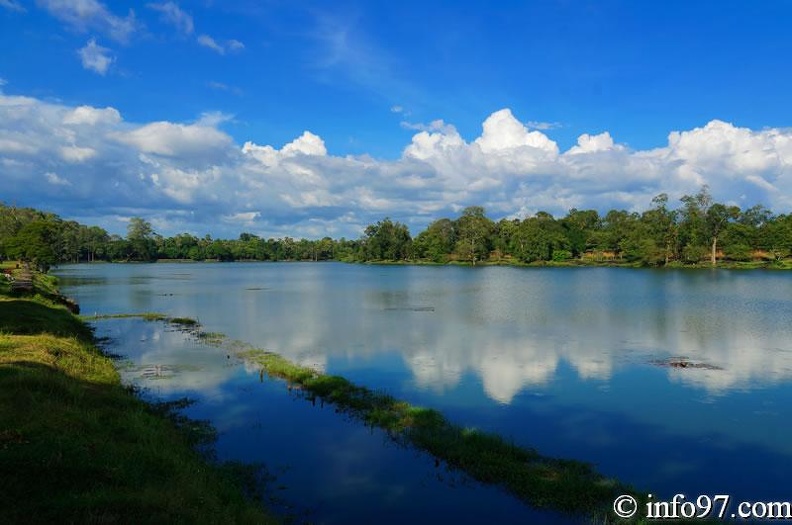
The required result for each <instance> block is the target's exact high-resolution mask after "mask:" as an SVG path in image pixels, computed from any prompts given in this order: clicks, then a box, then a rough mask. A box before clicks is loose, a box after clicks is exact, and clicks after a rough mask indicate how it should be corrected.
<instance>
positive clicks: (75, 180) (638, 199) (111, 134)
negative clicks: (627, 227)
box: [0, 93, 792, 398]
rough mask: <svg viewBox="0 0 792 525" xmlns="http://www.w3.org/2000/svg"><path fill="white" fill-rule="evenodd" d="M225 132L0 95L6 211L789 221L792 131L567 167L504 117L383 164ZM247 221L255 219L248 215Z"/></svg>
mask: <svg viewBox="0 0 792 525" xmlns="http://www.w3.org/2000/svg"><path fill="white" fill-rule="evenodd" d="M230 118H232V117H231V116H230V115H227V114H224V113H220V112H206V113H203V114H202V115H198V116H197V118H196V120H194V121H192V122H186V123H181V122H168V121H160V122H143V123H132V122H127V121H125V120H124V119H123V117H122V115H121V114H120V113H119V111H118V110H117V109H115V108H112V107H107V108H96V107H91V106H68V105H63V104H56V103H52V102H45V101H43V100H39V99H35V98H31V97H22V96H8V95H4V94H2V93H0V180H2V181H3V196H4V198H5V199H15V200H17V201H19V202H23V201H24V202H30V203H31V204H34V203H37V202H41V201H42V199H43V198H46V199H47V202H51V203H52V205H53V207H54V210H53V211H56V212H60V213H61V214H64V215H67V216H68V214H69V212H68V210H67V209H66V207H67V206H72V205H73V204H71V203H77V204H76V205H77V206H81V207H83V208H84V209H92V210H95V211H93V213H96V214H101V215H102V216H106V217H114V216H117V215H123V216H127V215H130V213H129V212H124V211H123V210H125V209H128V208H135V209H136V210H138V209H139V208H140V207H141V205H140V203H141V202H145V203H146V204H145V207H146V208H147V209H148V210H141V211H138V212H136V213H135V214H140V215H146V216H147V217H148V218H150V219H151V220H154V219H156V220H159V221H161V222H162V224H165V225H167V227H168V228H170V231H169V232H168V231H165V232H163V233H166V234H167V233H177V232H179V231H185V230H189V231H195V232H197V233H211V234H212V235H214V236H224V235H226V236H229V237H236V236H237V235H238V234H239V231H238V229H236V230H235V222H234V218H238V219H240V220H242V219H244V218H246V217H247V218H249V220H250V221H251V222H250V223H251V224H254V225H255V227H256V228H257V230H252V231H253V232H254V233H262V234H265V235H271V236H282V235H289V236H292V237H299V236H300V235H311V236H318V237H322V236H324V235H333V236H338V237H340V236H346V237H348V238H354V237H357V236H358V235H360V233H361V232H362V230H363V229H364V228H365V226H366V225H367V224H370V223H373V222H376V221H377V220H380V219H382V218H383V217H385V216H390V217H391V218H392V219H394V220H399V221H401V222H404V223H406V224H408V225H410V226H411V227H412V228H413V232H417V231H418V230H420V229H422V228H423V227H425V226H426V225H427V224H428V222H430V221H431V220H433V219H436V218H439V217H454V216H456V214H457V213H458V212H459V210H461V209H462V208H463V207H465V206H469V205H482V206H484V207H485V208H486V210H487V212H488V214H489V215H490V216H491V217H493V218H495V219H499V218H501V217H504V216H518V217H520V216H523V215H526V214H533V213H535V212H536V211H539V210H546V211H549V212H550V213H553V214H554V215H556V216H559V215H563V214H565V213H566V212H567V211H568V210H569V208H571V207H577V208H595V209H598V210H600V211H607V210H609V209H612V208H626V209H628V210H636V211H638V210H642V209H646V208H647V207H648V206H649V204H650V202H651V199H652V197H654V196H655V195H657V194H658V193H661V192H666V193H668V194H669V196H670V197H671V199H672V201H673V200H674V199H678V198H679V197H681V196H682V195H684V194H690V193H694V192H696V191H698V189H699V188H700V184H702V183H707V184H709V186H710V189H711V191H712V193H713V196H714V197H715V198H716V199H718V200H721V201H728V200H737V201H738V202H739V203H740V205H741V206H745V207H747V206H750V205H753V204H755V203H762V204H765V205H767V206H768V207H770V208H771V209H773V210H774V211H777V212H789V211H790V210H792V201H791V200H790V199H791V198H792V197H790V196H792V132H790V131H789V130H781V129H764V130H750V129H746V128H740V127H737V126H734V125H731V124H728V123H724V122H718V121H713V122H710V123H709V124H706V125H704V126H702V127H700V128H696V129H692V130H687V131H674V132H672V133H670V134H669V140H668V143H667V144H666V145H665V146H664V147H661V148H656V149H652V150H644V151H635V150H631V149H630V148H628V147H626V146H625V145H623V144H619V143H617V142H615V141H614V140H613V138H612V137H611V136H610V134H609V133H607V132H602V133H599V134H593V135H589V134H584V135H581V137H580V138H579V139H578V144H577V145H576V146H574V147H572V148H570V149H569V150H568V151H565V152H559V151H558V147H557V145H556V143H555V142H554V141H552V140H551V139H550V138H548V137H547V136H545V135H544V134H542V133H541V132H538V131H531V130H529V129H528V127H527V126H526V125H524V124H522V123H520V121H518V120H517V119H516V118H515V117H514V115H512V114H511V112H509V111H507V110H506V111H504V110H501V111H498V112H495V113H493V115H491V116H490V117H489V118H487V119H486V120H485V122H484V123H483V125H482V132H481V134H480V136H479V137H476V138H474V139H473V140H466V139H465V138H464V137H462V136H461V134H460V133H459V131H458V130H457V129H456V128H455V127H454V126H452V125H450V124H447V123H445V122H444V121H442V120H437V121H435V122H432V123H430V124H426V125H420V127H419V125H415V127H417V128H418V129H417V130H416V133H415V134H414V135H413V137H412V140H411V141H410V143H409V144H408V145H407V146H406V147H405V148H404V151H403V153H402V155H401V157H399V158H397V159H394V160H379V159H374V158H371V157H369V156H366V155H362V156H346V157H340V156H336V155H332V154H331V153H330V152H328V150H327V146H326V144H325V142H324V140H323V139H322V138H321V137H320V136H318V135H316V134H314V133H311V132H310V131H305V132H303V133H302V134H301V135H300V136H298V137H296V138H295V139H294V140H292V141H290V142H288V143H287V144H285V145H283V146H281V147H274V146H272V145H267V144H256V143H255V142H253V141H246V142H243V144H242V145H241V146H240V145H239V144H238V143H236V142H235V141H234V140H233V139H232V138H231V137H230V136H229V135H228V134H226V133H225V132H224V131H222V130H221V129H219V127H220V126H222V125H223V123H224V122H227V121H228V120H229V119H230ZM43 173H57V176H58V177H59V178H60V179H63V180H67V181H70V182H71V183H72V185H71V186H66V185H60V186H58V189H59V191H58V192H57V193H53V192H52V191H51V190H52V189H53V188H54V187H55V185H53V183H52V181H49V182H50V184H43V185H41V187H40V188H39V187H36V186H35V185H33V186H31V184H30V183H29V181H30V180H37V179H41V177H42V175H41V174H43ZM42 180H43V179H42ZM53 180H55V179H53ZM39 191H40V192H42V194H41V195H37V192H39ZM742 196H745V198H744V199H742V200H739V199H741V197H742ZM57 210H60V211H57ZM75 210H76V209H75ZM74 212H75V211H74V210H73V211H72V212H71V213H74ZM251 213H260V215H259V216H255V217H254V216H253V215H244V214H251ZM240 214H242V215H240ZM109 220H110V219H108V221H109ZM97 223H100V224H101V223H102V222H101V220H97ZM109 223H112V224H114V223H115V222H109ZM237 226H238V225H237ZM529 372H530V371H528V370H526V371H524V373H525V374H528V373H529ZM530 373H533V372H530ZM499 395H501V396H502V397H504V398H505V392H502V393H501V394H499Z"/></svg>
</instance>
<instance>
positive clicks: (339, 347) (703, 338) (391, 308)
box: [58, 263, 792, 523]
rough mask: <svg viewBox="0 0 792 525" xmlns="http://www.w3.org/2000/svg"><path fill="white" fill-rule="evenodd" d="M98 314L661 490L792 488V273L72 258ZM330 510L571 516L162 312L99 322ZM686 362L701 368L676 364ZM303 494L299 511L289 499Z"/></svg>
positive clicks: (195, 411)
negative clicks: (288, 365)
mask: <svg viewBox="0 0 792 525" xmlns="http://www.w3.org/2000/svg"><path fill="white" fill-rule="evenodd" d="M58 275H59V277H61V279H62V289H63V291H64V292H65V293H67V294H69V295H71V296H73V297H75V298H76V299H77V300H78V301H79V302H80V304H81V306H82V310H83V313H86V314H91V313H94V312H97V313H127V312H142V311H157V312H163V313H166V314H168V315H171V316H188V317H194V318H198V319H200V321H201V323H202V324H203V325H204V328H205V330H207V331H217V332H222V333H224V334H226V335H227V336H228V337H230V338H234V339H238V340H241V341H244V342H247V343H250V344H253V345H255V346H256V347H259V348H264V349H267V350H272V351H276V352H278V353H281V354H283V355H285V356H287V357H289V358H291V359H293V360H296V361H299V362H301V363H305V364H310V365H312V366H316V367H320V368H322V369H324V370H326V371H327V372H330V373H334V374H340V375H343V376H346V377H348V378H350V379H352V380H353V381H355V382H357V383H360V384H364V385H366V386H369V387H371V388H377V389H380V388H381V389H385V390H387V391H388V392H390V393H392V394H394V395H396V396H397V397H401V398H404V399H406V400H408V401H410V402H412V403H414V404H419V405H424V406H430V407H433V408H437V409H440V410H441V411H443V412H444V413H445V414H446V415H447V416H448V417H449V418H450V419H451V420H453V421H455V422H457V423H460V424H463V425H467V426H474V427H478V428H482V429H486V430H491V431H496V432H499V433H501V434H503V435H505V436H508V437H510V438H511V439H513V440H514V441H515V442H517V443H520V444H523V445H526V446H531V447H534V448H536V449H537V450H539V451H540V452H541V453H543V454H546V455H553V456H560V457H568V458H576V459H580V460H584V461H588V462H591V463H594V464H595V465H596V466H597V468H598V469H599V470H600V471H601V472H602V473H604V474H606V475H610V476H615V477H618V478H620V479H621V480H623V481H625V482H628V483H631V484H633V485H635V486H637V487H639V488H641V489H644V490H646V491H650V492H653V493H654V494H660V495H673V494H675V493H678V492H682V493H686V494H688V495H690V496H696V495H698V494H732V495H733V496H734V497H735V498H736V499H745V500H771V499H782V500H785V499H789V493H790V489H791V488H792V482H790V476H789V472H792V439H790V438H789V436H790V435H792V418H790V409H789V406H790V401H791V400H792V273H780V272H779V273H775V272H763V271H751V272H734V271H717V272H711V271H651V270H628V269H608V268H596V269H595V268H583V269H574V268H562V269H549V268H538V269H520V268H457V267H381V266H362V265H344V264H332V263H328V264H322V263H319V264H316V263H314V264H311V263H306V264H300V263H284V264H277V263H262V264H257V263H245V264H154V265H92V266H87V265H82V266H65V267H62V268H61V269H60V270H59V271H58ZM97 331H98V333H99V335H108V336H110V337H111V338H112V340H113V342H114V343H113V345H114V346H113V347H112V350H113V351H115V352H117V353H120V354H123V355H125V356H126V357H127V360H126V364H125V369H124V376H125V378H126V379H127V380H128V381H131V382H135V383H137V384H141V385H144V386H146V387H147V388H149V391H150V393H151V394H152V395H155V396H159V397H163V398H173V397H180V396H183V395H189V396H191V397H194V398H196V399H197V400H198V403H197V404H196V405H195V406H194V407H192V408H191V409H190V414H191V415H194V416H197V417H201V418H207V419H210V420H212V421H213V423H214V424H215V426H216V427H217V428H218V429H219V430H220V439H219V440H218V443H217V449H218V456H219V457H220V458H221V459H242V460H246V461H263V462H265V463H266V464H267V465H268V467H269V469H270V471H272V472H273V473H274V474H275V475H276V477H277V482H276V484H277V485H278V486H279V487H280V486H283V489H282V490H280V491H278V495H279V496H280V497H281V498H282V500H283V502H284V504H283V506H284V507H286V506H287V505H291V506H293V508H292V511H293V512H295V513H299V514H301V515H305V517H306V519H309V520H311V521H313V522H316V523H360V522H370V521H377V522H380V523H402V522H404V521H405V520H408V521H410V522H414V523H438V522H449V523H450V522H467V523H479V522H482V521H485V520H486V521H492V520H495V521H499V522H504V523H527V522H547V523H553V522H568V521H572V522H573V521H575V520H574V519H571V518H569V517H565V516H559V515H555V514H551V513H536V512H535V511H532V510H531V509H528V508H526V507H525V506H524V505H522V504H520V503H518V502H516V501H514V500H512V499H511V498H510V497H509V496H508V495H505V494H503V493H501V492H500V491H498V490H496V489H492V488H487V487H482V486H480V485H478V484H476V483H474V482H471V481H470V480H466V479H464V477H462V476H459V475H457V474H454V473H449V472H446V471H445V470H444V469H443V468H442V466H441V467H436V466H435V464H434V461H433V460H432V459H431V458H427V457H425V456H423V455H421V454H419V453H416V452H414V451H410V450H404V449H401V448H399V447H397V446H395V445H394V444H392V443H391V442H389V441H388V440H387V438H385V437H384V436H382V435H381V434H380V433H378V432H376V431H375V432H371V431H370V430H368V429H366V428H362V427H361V425H359V424H358V423H355V422H349V421H346V420H344V418H342V417H340V416H339V415H338V414H336V413H335V412H334V411H333V410H332V409H331V408H327V407H326V408H320V407H318V406H317V407H314V406H312V405H311V404H310V403H307V402H305V401H303V400H300V399H297V398H295V397H294V396H291V395H290V394H289V393H288V391H287V390H286V389H285V388H284V386H283V384H281V383H278V382H271V381H266V380H265V381H264V382H260V381H259V376H258V371H257V370H252V369H251V370H246V369H245V367H244V366H243V365H241V364H240V363H238V362H236V361H235V360H233V359H229V358H227V356H226V354H225V352H220V351H218V350H217V349H212V348H207V347H205V346H202V345H200V344H198V343H197V342H195V341H191V340H190V339H189V338H188V337H185V336H184V334H182V333H180V332H177V331H169V330H168V329H167V327H165V326H163V325H161V324H158V323H145V322H142V321H138V320H123V321H121V320H118V321H104V322H100V323H97ZM680 357H685V358H687V359H688V360H689V361H690V362H691V363H692V364H693V365H694V366H688V367H686V368H675V367H669V366H662V365H663V364H664V363H667V362H668V360H669V359H675V358H680ZM294 509H297V510H294Z"/></svg>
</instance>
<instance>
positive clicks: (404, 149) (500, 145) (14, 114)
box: [0, 0, 792, 237]
mask: <svg viewBox="0 0 792 525" xmlns="http://www.w3.org/2000/svg"><path fill="white" fill-rule="evenodd" d="M790 20H792V4H791V3H789V2H782V1H775V2H773V1H766V2H729V1H721V2H705V1H701V2H689V1H686V2H681V1H663V2H627V1H624V2H617V1H611V2H607V1H605V2H603V1H597V2H585V1H560V0H559V1H549V0H548V1H537V2H464V1H454V2H451V1H432V2H412V1H403V2H299V1H283V2H280V1H269V2H267V1H261V2H259V1H253V0H249V1H248V0H238V1H237V0H228V1H219V0H216V1H210V0H203V1H181V2H174V1H167V2H163V1H153V2H124V1H113V2H110V1H105V2H102V1H100V0H0V48H1V49H3V52H2V54H0V200H2V201H4V202H6V203H9V204H17V205H20V206H35V207H39V208H43V209H47V210H51V211H54V212H56V213H58V214H60V215H61V216H63V217H65V218H69V219H77V220H80V221H81V222H85V223H87V224H98V225H101V226H103V227H105V228H107V229H108V230H110V231H112V232H117V233H123V232H124V231H125V224H126V221H128V219H129V217H131V216H142V217H144V218H147V219H148V220H150V221H152V223H153V224H154V226H155V229H156V230H157V231H159V232H161V233H163V234H168V235H169V234H174V233H178V232H182V231H188V232H191V233H194V234H197V235H203V234H205V233H209V234H211V235H213V236H216V237H236V236H237V235H238V234H239V233H240V232H242V231H249V232H254V233H258V234H260V235H264V236H275V237H280V236H284V235H291V236H296V237H301V236H306V237H321V236H324V235H330V236H333V237H340V236H346V237H357V236H359V235H360V233H361V231H362V229H363V228H365V226H366V224H369V223H371V222H375V221H376V220H379V219H381V218H383V217H385V216H390V217H391V218H394V219H396V220H400V221H402V222H405V223H407V224H408V225H410V226H411V228H412V230H413V232H414V233H417V231H419V230H420V229H421V228H423V227H424V226H425V225H426V224H427V223H428V222H429V221H431V220H432V219H435V218H439V217H444V216H447V217H453V216H456V214H457V213H458V212H459V210H461V209H462V208H464V207H465V206H468V205H473V204H475V205H484V206H485V207H486V209H487V210H488V213H489V215H490V216H491V217H493V218H496V219H498V218H501V217H524V216H526V215H532V214H533V213H536V212H537V211H540V210H546V211H550V212H551V213H553V214H555V215H557V216H563V215H564V214H565V213H566V212H567V211H568V210H569V209H570V208H572V207H577V208H595V209H598V210H600V211H607V210H608V209H611V208H624V209H629V210H637V211H640V210H643V209H645V208H646V207H648V206H649V203H650V201H651V198H652V197H653V196H654V195H656V194H658V193H661V192H667V193H668V194H669V195H670V196H671V198H672V200H673V199H677V198H678V197H680V196H682V195H684V194H686V193H693V192H695V191H697V190H698V189H699V188H700V187H701V185H702V184H708V185H709V186H710V188H711V189H712V191H713V193H714V195H715V197H716V198H717V199H719V200H721V201H724V202H731V203H734V204H738V205H740V206H742V207H748V206H751V205H753V204H756V203H763V204H765V205H768V206H770V207H771V208H772V209H774V210H775V211H777V212H784V213H786V212H789V211H790V210H792V167H791V166H792V131H791V130H790V127H791V126H792V105H790V104H789V97H790V95H789V94H790V93H791V92H792V89H790V88H792V86H790V84H791V82H790V81H791V80H792V78H791V75H792V73H790V71H792V67H790V58H789V57H790V56H792V37H790V36H788V34H789V30H788V26H789V22H790Z"/></svg>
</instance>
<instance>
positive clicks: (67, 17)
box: [36, 0, 137, 42]
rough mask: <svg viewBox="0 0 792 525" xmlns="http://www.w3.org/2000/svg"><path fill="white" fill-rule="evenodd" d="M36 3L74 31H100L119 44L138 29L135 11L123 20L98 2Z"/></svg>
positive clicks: (46, 0) (53, 0)
mask: <svg viewBox="0 0 792 525" xmlns="http://www.w3.org/2000/svg"><path fill="white" fill-rule="evenodd" d="M36 3H37V4H38V5H39V6H41V7H43V8H44V9H46V10H47V11H49V12H50V14H52V15H53V16H54V17H55V18H57V19H59V20H61V21H62V22H65V23H66V24H67V25H68V26H70V27H71V28H72V29H75V30H77V31H81V32H87V31H100V32H102V33H104V34H105V35H107V36H109V37H110V38H112V39H114V40H117V41H119V42H126V41H128V40H129V38H130V36H131V35H132V33H134V32H135V30H136V29H137V22H136V21H135V13H134V11H132V10H131V9H130V10H129V14H128V15H127V16H126V17H125V18H122V17H120V16H117V15H114V14H113V13H111V12H110V11H109V10H108V9H107V7H106V6H105V5H104V4H103V3H101V2H98V1H97V0H36Z"/></svg>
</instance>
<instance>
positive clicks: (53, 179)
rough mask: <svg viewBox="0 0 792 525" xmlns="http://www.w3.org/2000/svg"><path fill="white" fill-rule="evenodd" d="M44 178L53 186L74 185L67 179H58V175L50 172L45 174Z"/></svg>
mask: <svg viewBox="0 0 792 525" xmlns="http://www.w3.org/2000/svg"><path fill="white" fill-rule="evenodd" d="M44 178H45V179H47V182H49V183H50V184H52V185H53V186H71V185H72V183H71V182H69V181H68V180H66V179H62V178H60V177H58V174H57V173H53V172H51V171H48V172H47V173H45V174H44Z"/></svg>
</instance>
